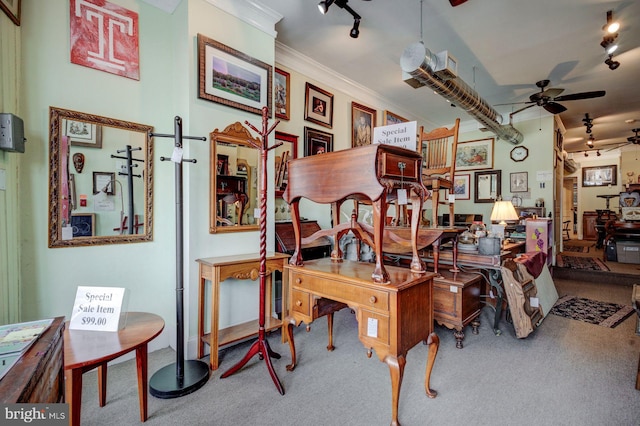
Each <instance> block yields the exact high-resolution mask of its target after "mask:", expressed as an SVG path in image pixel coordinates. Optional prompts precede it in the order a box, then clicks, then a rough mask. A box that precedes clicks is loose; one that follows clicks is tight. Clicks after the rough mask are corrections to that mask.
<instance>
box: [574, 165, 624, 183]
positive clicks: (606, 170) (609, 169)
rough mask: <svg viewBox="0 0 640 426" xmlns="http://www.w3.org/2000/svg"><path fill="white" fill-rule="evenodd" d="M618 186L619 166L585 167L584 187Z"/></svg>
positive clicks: (583, 169)
mask: <svg viewBox="0 0 640 426" xmlns="http://www.w3.org/2000/svg"><path fill="white" fill-rule="evenodd" d="M617 184H618V166H616V165H615V164H613V165H611V166H599V167H583V168H582V186H608V185H617Z"/></svg>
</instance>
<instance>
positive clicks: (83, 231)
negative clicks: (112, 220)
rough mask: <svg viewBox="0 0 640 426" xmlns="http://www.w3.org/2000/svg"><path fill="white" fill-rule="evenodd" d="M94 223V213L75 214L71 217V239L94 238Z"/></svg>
mask: <svg viewBox="0 0 640 426" xmlns="http://www.w3.org/2000/svg"><path fill="white" fill-rule="evenodd" d="M95 223H96V214H95V213H76V214H73V215H71V230H72V232H73V238H76V237H95V235H96V226H95Z"/></svg>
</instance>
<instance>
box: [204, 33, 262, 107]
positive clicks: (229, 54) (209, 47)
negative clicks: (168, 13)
mask: <svg viewBox="0 0 640 426" xmlns="http://www.w3.org/2000/svg"><path fill="white" fill-rule="evenodd" d="M198 70H199V86H200V87H199V91H198V97H199V98H200V99H205V100H208V101H211V102H216V103H219V104H222V105H226V106H230V107H232V108H237V109H241V110H244V111H248V112H252V113H254V114H259V115H262V107H263V106H267V108H269V116H271V107H272V106H271V84H272V83H271V73H272V67H271V65H269V64H267V63H264V62H262V61H260V60H258V59H255V58H252V57H251V56H249V55H246V54H244V53H242V52H240V51H238V50H236V49H233V48H231V47H229V46H226V45H224V44H222V43H220V42H218V41H215V40H213V39H210V38H208V37H205V36H203V35H202V34H198Z"/></svg>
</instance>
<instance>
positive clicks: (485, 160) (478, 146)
mask: <svg viewBox="0 0 640 426" xmlns="http://www.w3.org/2000/svg"><path fill="white" fill-rule="evenodd" d="M493 141H494V138H487V139H479V140H475V141H469V142H458V149H457V150H456V170H460V171H462V170H478V169H493Z"/></svg>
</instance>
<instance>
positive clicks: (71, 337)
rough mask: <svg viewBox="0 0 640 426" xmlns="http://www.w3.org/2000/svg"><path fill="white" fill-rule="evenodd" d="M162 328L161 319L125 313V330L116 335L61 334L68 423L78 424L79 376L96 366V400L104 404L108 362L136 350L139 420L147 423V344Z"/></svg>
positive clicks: (105, 333)
mask: <svg viewBox="0 0 640 426" xmlns="http://www.w3.org/2000/svg"><path fill="white" fill-rule="evenodd" d="M163 329H164V320H163V319H162V318H161V317H159V316H158V315H155V314H150V313H146V312H128V313H127V322H126V324H125V328H123V329H122V330H119V331H117V332H110V331H87V330H69V327H68V324H67V328H66V329H65V331H64V376H65V388H66V395H65V398H66V402H67V403H68V404H69V415H70V419H69V424H70V425H71V426H77V425H80V408H81V407H80V404H81V403H82V374H84V373H86V372H87V371H90V370H93V369H94V368H96V367H98V399H99V404H100V406H101V407H104V406H105V404H106V401H107V363H108V362H109V361H112V360H114V359H116V358H118V357H120V356H122V355H124V354H126V353H129V352H131V351H134V350H135V351H136V366H137V370H138V398H139V400H140V421H141V422H144V421H146V420H147V387H148V384H147V343H149V342H150V341H151V340H153V339H154V338H155V337H156V336H157V335H158V334H160V332H161V331H162V330H163Z"/></svg>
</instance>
